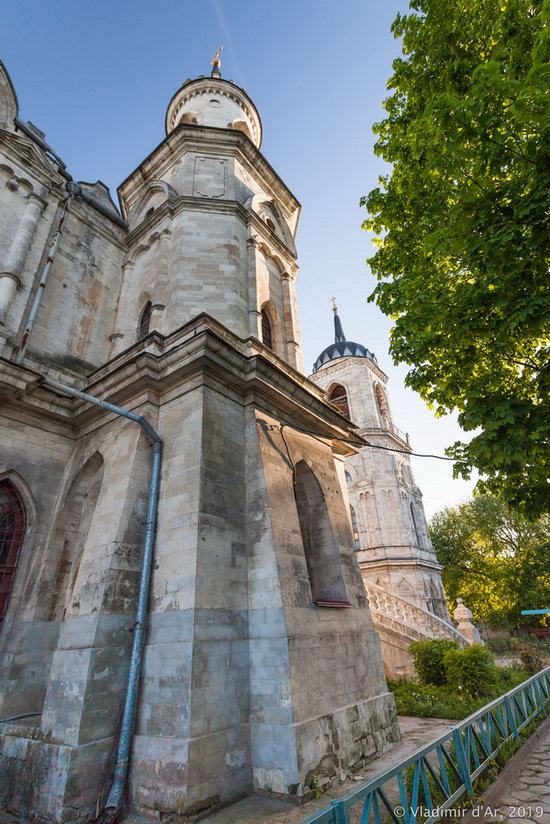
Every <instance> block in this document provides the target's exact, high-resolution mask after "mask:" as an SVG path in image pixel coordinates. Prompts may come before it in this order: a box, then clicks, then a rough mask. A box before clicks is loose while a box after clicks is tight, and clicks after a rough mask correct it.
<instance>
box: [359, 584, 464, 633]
mask: <svg viewBox="0 0 550 824" xmlns="http://www.w3.org/2000/svg"><path fill="white" fill-rule="evenodd" d="M364 584H365V589H366V590H367V595H368V598H369V605H370V609H371V614H372V619H373V621H374V623H375V625H376V623H377V619H378V618H379V616H385V617H387V618H391V619H394V620H396V621H398V622H399V623H400V624H402V625H403V627H404V628H405V634H409V633H407V630H409V629H410V630H412V631H413V633H414V632H415V631H416V633H420V634H421V635H425V636H428V637H430V638H454V639H455V640H457V641H459V642H460V643H462V644H466V643H468V641H467V639H466V638H464V636H463V635H461V633H460V632H459V631H458V630H457V629H456V628H455V627H454V626H453V625H452V624H450V623H448V622H447V621H444V620H443V619H442V618H439V616H437V615H434V614H433V612H429V611H428V610H427V609H422V607H419V606H417V605H416V604H413V603H412V602H411V601H407V600H406V599H405V598H401V597H400V596H399V595H394V594H393V593H391V592H388V591H387V590H385V589H384V588H383V587H381V586H378V584H373V583H371V582H370V581H364ZM382 623H384V622H383V621H382Z"/></svg>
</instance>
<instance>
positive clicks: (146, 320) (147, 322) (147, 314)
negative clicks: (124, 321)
mask: <svg viewBox="0 0 550 824" xmlns="http://www.w3.org/2000/svg"><path fill="white" fill-rule="evenodd" d="M152 313H153V304H152V303H151V301H150V300H148V301H147V303H146V304H145V306H144V307H143V309H142V310H141V316H140V318H139V330H138V340H141V339H142V338H144V337H145V335H148V334H149V327H150V326H151V315H152Z"/></svg>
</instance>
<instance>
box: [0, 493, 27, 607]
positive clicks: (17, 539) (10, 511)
mask: <svg viewBox="0 0 550 824" xmlns="http://www.w3.org/2000/svg"><path fill="white" fill-rule="evenodd" d="M25 528H26V517H25V508H24V506H23V502H22V501H21V498H20V497H19V494H18V492H17V490H16V489H15V487H14V486H13V484H11V483H10V482H9V481H0V621H1V620H2V618H4V616H5V614H6V611H7V608H8V602H9V599H10V595H11V591H12V589H13V582H14V579H15V571H16V569H17V562H18V560H19V554H20V552H21V547H22V546H23V540H24V538H25Z"/></svg>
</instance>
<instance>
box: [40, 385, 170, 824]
mask: <svg viewBox="0 0 550 824" xmlns="http://www.w3.org/2000/svg"><path fill="white" fill-rule="evenodd" d="M42 383H43V384H44V385H45V386H49V387H50V388H51V389H56V390H57V391H58V392H61V393H63V394H64V395H70V396H71V397H73V398H80V399H81V400H83V401H87V402H88V403H93V404H95V406H100V407H101V408H102V409H107V410H109V411H110V412H114V413H115V415H120V416H122V417H123V418H128V419H129V420H131V421H134V422H135V423H138V424H139V425H140V426H141V428H142V429H143V431H144V432H145V434H146V435H147V437H148V438H149V440H150V441H151V442H152V444H153V465H152V467H151V476H150V479H149V496H148V501H147V523H146V529H145V538H144V541H143V558H142V562H141V564H142V565H141V577H140V581H139V592H138V599H137V609H136V621H135V624H134V638H133V642H132V655H131V658H130V671H129V673H128V682H127V686H126V696H125V698H124V709H123V713H122V723H121V727H120V735H119V739H118V747H117V755H116V765H115V772H114V777H113V783H112V785H111V790H110V792H109V797H108V798H107V803H106V805H105V810H104V813H105V814H106V816H107V817H108V820H109V821H114V820H116V818H117V817H118V815H119V814H120V812H121V810H122V803H123V800H124V799H123V796H124V787H125V785H126V777H127V775H128V761H129V758H130V747H131V743H132V735H133V729H134V721H135V715H136V702H137V694H138V687H139V677H140V672H141V664H142V660H143V646H144V643H145V630H146V626H147V605H148V600H149V582H150V579H151V567H152V562H153V551H154V547H155V533H156V526H157V515H158V499H159V487H160V469H161V462H162V439H161V437H160V435H159V434H158V432H156V430H155V429H153V427H152V426H151V424H150V423H149V422H148V421H147V420H146V419H145V418H144V417H143V416H142V415H138V414H137V413H136V412H130V411H129V410H128V409H123V408H122V407H121V406H115V404H113V403H108V402H107V401H102V400H100V399H99V398H96V397H94V396H93V395H88V394H87V393H86V392H80V391H79V390H78V389H73V387H72V386H66V385H65V384H63V383H58V381H54V380H51V379H50V378H44V379H43V381H42Z"/></svg>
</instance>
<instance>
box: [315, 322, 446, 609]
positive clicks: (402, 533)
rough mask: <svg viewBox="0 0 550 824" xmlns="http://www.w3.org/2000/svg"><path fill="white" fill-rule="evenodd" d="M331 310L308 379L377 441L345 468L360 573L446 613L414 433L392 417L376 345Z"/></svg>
mask: <svg viewBox="0 0 550 824" xmlns="http://www.w3.org/2000/svg"><path fill="white" fill-rule="evenodd" d="M333 311H334V331H335V337H334V343H332V344H331V345H330V346H328V347H327V348H326V349H325V350H324V351H323V352H322V353H321V354H320V355H319V357H318V358H317V360H316V361H315V364H314V366H313V374H312V375H311V380H313V381H314V382H315V383H316V384H317V385H318V386H320V387H322V388H323V389H324V390H325V391H326V392H327V396H328V399H329V400H330V401H331V402H332V403H333V404H335V406H337V407H338V408H339V410H340V411H341V412H342V413H343V414H344V415H346V416H347V417H349V418H350V420H352V421H354V423H356V424H357V426H358V434H359V435H360V436H362V437H363V438H365V440H367V441H368V442H369V444H372V447H371V446H365V447H363V448H361V449H359V451H358V453H357V454H355V455H351V456H349V457H348V458H346V472H345V475H346V481H347V491H348V496H349V502H350V515H351V521H352V528H353V533H354V543H355V549H356V551H357V560H358V561H359V566H360V568H361V572H362V575H363V578H364V580H365V581H370V582H372V583H374V584H378V585H379V586H381V587H383V588H384V589H385V590H387V591H389V592H393V593H395V594H396V595H399V596H400V597H402V598H405V599H406V600H409V601H413V602H414V603H415V604H416V605H417V606H419V607H421V608H423V609H427V610H429V611H430V612H432V613H434V614H435V615H436V616H438V617H439V618H441V619H443V620H444V621H449V614H448V610H447V604H446V600H445V593H444V590H443V584H442V580H441V569H442V567H441V565H440V564H439V563H438V561H437V558H436V555H435V553H434V550H433V547H432V544H431V541H430V537H429V533H428V527H427V523H426V516H425V514H424V507H423V505H422V493H421V491H420V489H419V488H418V486H417V484H416V481H415V479H414V475H413V472H412V468H411V463H410V457H409V455H410V453H411V444H410V441H409V436H408V435H406V434H405V433H403V432H401V430H400V429H398V428H397V426H396V425H395V423H394V420H393V415H392V411H391V406H390V402H389V397H388V392H387V383H388V377H387V375H386V374H385V373H384V372H383V371H382V369H381V368H380V366H379V364H378V361H377V359H376V356H375V355H374V353H373V352H370V351H369V350H368V349H367V348H366V347H365V346H363V345H361V344H359V343H354V342H353V341H348V340H346V336H345V334H344V330H343V327H342V323H341V320H340V317H339V316H338V311H337V309H336V306H334V309H333ZM373 447H374V448H373Z"/></svg>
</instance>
